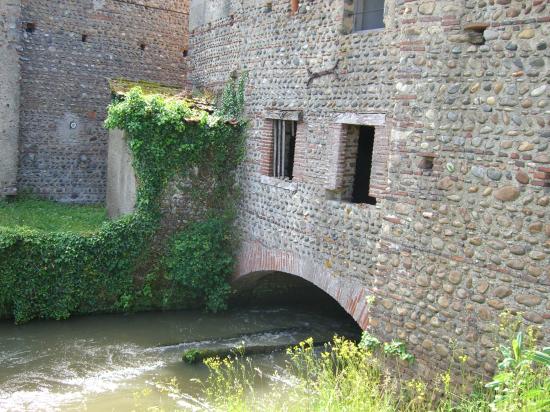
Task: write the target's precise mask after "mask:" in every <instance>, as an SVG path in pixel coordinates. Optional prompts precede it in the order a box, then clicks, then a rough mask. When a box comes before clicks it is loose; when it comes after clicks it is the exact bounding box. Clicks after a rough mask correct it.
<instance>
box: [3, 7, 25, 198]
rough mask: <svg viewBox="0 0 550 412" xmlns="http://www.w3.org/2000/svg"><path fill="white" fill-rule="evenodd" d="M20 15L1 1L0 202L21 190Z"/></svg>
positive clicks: (18, 10) (16, 8) (15, 8)
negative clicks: (18, 165) (18, 177)
mask: <svg viewBox="0 0 550 412" xmlns="http://www.w3.org/2000/svg"><path fill="white" fill-rule="evenodd" d="M20 12H21V7H20V5H19V4H18V3H17V2H12V1H10V0H1V1H0V198H2V197H3V196H5V195H9V194H11V193H14V192H15V191H16V187H17V184H16V183H17V151H18V139H19V55H18V53H17V47H18V39H19V30H18V18H19V15H20Z"/></svg>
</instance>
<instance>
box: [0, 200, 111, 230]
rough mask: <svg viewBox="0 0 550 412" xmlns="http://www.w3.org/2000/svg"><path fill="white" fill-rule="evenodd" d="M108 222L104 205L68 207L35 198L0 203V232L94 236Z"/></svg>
mask: <svg viewBox="0 0 550 412" xmlns="http://www.w3.org/2000/svg"><path fill="white" fill-rule="evenodd" d="M105 221H107V213H106V210H105V208H104V207H103V206H97V205H92V206H90V205H86V206H81V205H68V204H63V203H57V202H53V201H49V200H41V199H35V198H28V197H24V198H18V199H16V200H14V201H10V202H6V201H0V229H3V228H10V229H15V228H28V229H32V230H37V231H40V232H49V233H60V232H70V233H80V234H86V233H93V232H95V231H97V230H98V229H99V228H100V227H101V225H102V224H103V223H104V222H105Z"/></svg>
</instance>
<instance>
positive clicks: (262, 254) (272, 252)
mask: <svg viewBox="0 0 550 412" xmlns="http://www.w3.org/2000/svg"><path fill="white" fill-rule="evenodd" d="M258 272H285V273H289V274H291V275H294V276H298V277H300V278H302V279H305V280H307V281H308V282H311V283H313V284H314V285H315V286H317V287H318V288H320V289H322V290H323V291H325V292H326V293H327V294H329V295H330V296H332V297H333V298H334V299H335V300H336V301H337V302H338V303H339V304H340V305H341V306H342V307H343V308H344V309H345V310H346V312H348V313H349V314H350V315H351V316H352V317H353V318H354V319H355V321H356V322H357V323H358V324H359V326H360V327H361V328H363V329H366V328H367V326H368V325H369V308H368V304H367V300H366V297H367V296H369V295H370V292H369V291H368V290H367V289H366V288H365V287H364V286H363V285H362V284H361V283H359V282H358V281H357V280H354V279H353V278H343V277H342V276H336V275H334V274H333V273H332V272H331V271H330V270H329V269H328V268H327V267H326V265H324V264H323V263H322V262H318V261H315V260H313V259H311V258H308V257H302V256H300V255H298V254H295V253H291V252H283V251H281V250H277V249H269V248H266V247H265V246H263V245H262V244H261V243H260V242H258V241H247V242H243V243H242V247H241V250H240V253H239V258H238V266H237V269H236V273H235V274H234V276H233V282H238V281H240V280H244V279H245V278H246V277H247V276H249V275H253V274H257V273H258Z"/></svg>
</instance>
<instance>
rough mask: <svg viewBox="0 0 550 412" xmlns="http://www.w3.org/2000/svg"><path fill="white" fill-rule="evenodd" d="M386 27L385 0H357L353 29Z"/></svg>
mask: <svg viewBox="0 0 550 412" xmlns="http://www.w3.org/2000/svg"><path fill="white" fill-rule="evenodd" d="M381 28H384V0H355V7H354V14H353V31H363V30H374V29H381Z"/></svg>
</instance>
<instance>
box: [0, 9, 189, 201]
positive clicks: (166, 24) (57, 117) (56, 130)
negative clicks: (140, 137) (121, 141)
mask: <svg viewBox="0 0 550 412" xmlns="http://www.w3.org/2000/svg"><path fill="white" fill-rule="evenodd" d="M187 20H188V4H187V0H48V1H42V0H2V1H1V2H0V57H1V65H0V86H1V89H0V97H1V98H2V104H1V108H0V143H1V144H2V149H1V152H0V153H1V154H0V160H1V163H0V192H8V191H9V192H10V193H13V191H14V188H15V187H17V189H18V190H19V191H24V192H33V193H35V194H39V195H41V196H44V197H48V198H51V199H54V200H59V201H63V202H75V203H97V202H103V201H104V200H105V191H106V163H107V132H106V131H105V130H104V128H103V121H104V119H105V115H106V107H107V105H108V104H109V102H110V99H111V92H110V89H109V84H108V82H109V80H110V79H116V78H126V79H131V80H143V81H152V82H159V83H163V84H167V85H172V86H180V87H183V86H184V85H185V81H186V72H187V70H186V60H187V59H186V57H185V56H186V54H187V47H188V46H187V36H188V34H187V27H188V24H187ZM19 71H20V73H21V76H20V79H21V80H20V81H19V75H18V73H19ZM17 107H20V110H18V109H17ZM18 120H19V122H18ZM15 176H17V184H16V182H15V179H16V178H15Z"/></svg>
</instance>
